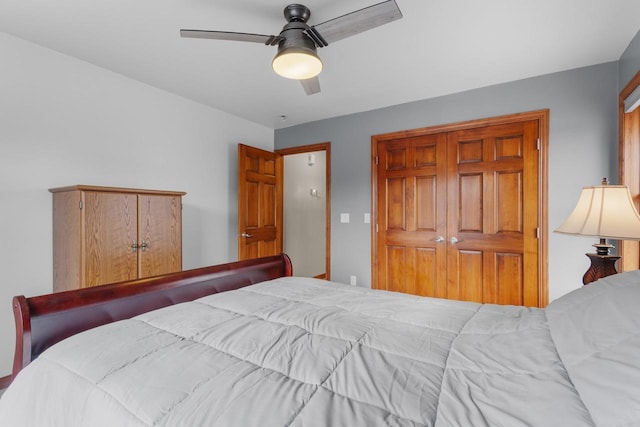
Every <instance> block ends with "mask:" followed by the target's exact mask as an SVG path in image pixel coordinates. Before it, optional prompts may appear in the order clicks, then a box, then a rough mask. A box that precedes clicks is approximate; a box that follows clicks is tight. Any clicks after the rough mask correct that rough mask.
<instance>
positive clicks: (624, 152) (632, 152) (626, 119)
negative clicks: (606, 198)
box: [616, 71, 640, 271]
mask: <svg viewBox="0 0 640 427" xmlns="http://www.w3.org/2000/svg"><path fill="white" fill-rule="evenodd" d="M638 87H640V71H638V72H637V73H636V75H635V76H634V77H633V78H632V79H631V80H630V81H629V83H627V85H626V86H625V87H624V88H623V89H622V91H620V95H619V96H618V126H619V130H618V138H619V140H618V182H619V183H620V184H622V185H626V186H627V187H629V192H630V193H631V197H632V198H633V200H634V201H635V205H636V209H638V208H640V201H639V200H638V199H639V195H640V180H638V179H637V177H638V175H639V172H640V144H638V141H640V125H636V126H632V123H633V121H634V120H638V116H640V112H638V111H635V112H631V113H625V112H624V100H625V99H626V98H627V97H628V96H629V95H631V93H632V92H633V91H634V90H636V89H637V88H638ZM633 178H636V179H635V180H634V179H633ZM616 246H617V247H618V253H619V255H621V257H622V258H621V259H620V260H619V261H618V264H619V271H628V270H634V269H637V268H638V267H639V266H640V257H639V255H640V246H639V243H638V242H634V241H629V240H627V241H618V244H617V245H616ZM630 257H633V258H632V259H629V258H630Z"/></svg>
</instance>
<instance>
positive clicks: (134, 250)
mask: <svg viewBox="0 0 640 427" xmlns="http://www.w3.org/2000/svg"><path fill="white" fill-rule="evenodd" d="M138 248H139V246H138V242H136V241H135V240H132V241H131V249H133V252H134V253H135V252H138Z"/></svg>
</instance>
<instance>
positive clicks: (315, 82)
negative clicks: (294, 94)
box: [300, 76, 320, 95]
mask: <svg viewBox="0 0 640 427" xmlns="http://www.w3.org/2000/svg"><path fill="white" fill-rule="evenodd" d="M300 83H302V87H303V88H304V91H305V93H306V94H307V95H313V94H314V93H318V92H320V79H318V77H317V76H316V77H311V78H310V79H304V80H300Z"/></svg>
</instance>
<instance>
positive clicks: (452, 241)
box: [449, 236, 460, 245]
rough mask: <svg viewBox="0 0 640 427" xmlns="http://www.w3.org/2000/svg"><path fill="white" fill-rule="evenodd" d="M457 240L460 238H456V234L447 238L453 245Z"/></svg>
mask: <svg viewBox="0 0 640 427" xmlns="http://www.w3.org/2000/svg"><path fill="white" fill-rule="evenodd" d="M458 242H460V240H458V238H457V237H456V236H453V237H452V238H450V239H449V243H451V244H452V245H455V244H456V243H458Z"/></svg>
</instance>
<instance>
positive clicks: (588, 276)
mask: <svg viewBox="0 0 640 427" xmlns="http://www.w3.org/2000/svg"><path fill="white" fill-rule="evenodd" d="M594 246H595V245H594ZM585 255H587V256H588V257H589V259H590V260H591V266H590V267H589V269H588V270H587V272H586V273H584V276H582V283H583V284H585V285H588V284H589V283H591V282H595V281H596V280H598V279H601V278H603V277H607V276H611V275H612V274H618V270H616V261H618V260H619V259H620V257H619V256H618V255H599V254H585Z"/></svg>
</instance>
